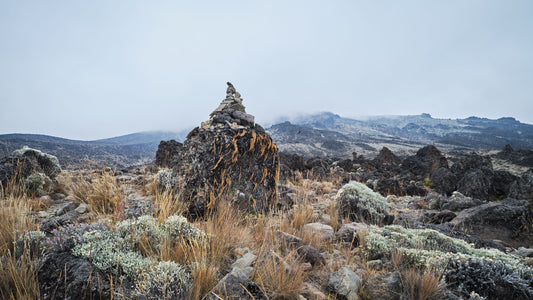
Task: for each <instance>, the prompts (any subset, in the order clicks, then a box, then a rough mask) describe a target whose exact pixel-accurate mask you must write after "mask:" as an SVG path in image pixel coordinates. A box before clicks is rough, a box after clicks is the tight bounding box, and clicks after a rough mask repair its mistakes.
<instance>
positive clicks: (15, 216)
mask: <svg viewBox="0 0 533 300" xmlns="http://www.w3.org/2000/svg"><path fill="white" fill-rule="evenodd" d="M5 192H6V191H5V190H4V191H2V193H1V194H0V257H1V260H0V298H1V299H39V298H40V295H39V284H38V281H37V264H36V262H35V261H34V260H33V258H32V257H31V256H30V250H29V247H24V249H23V251H22V253H21V254H20V256H19V257H16V256H15V249H14V244H15V241H16V239H17V236H16V232H18V233H23V232H26V231H34V230H38V226H37V224H36V223H35V221H33V219H32V218H31V215H30V205H29V200H28V198H26V197H21V196H18V191H16V190H14V189H11V190H10V194H8V195H6V194H5ZM25 246H27V245H25Z"/></svg>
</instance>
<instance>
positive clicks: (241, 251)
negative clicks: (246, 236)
mask: <svg viewBox="0 0 533 300" xmlns="http://www.w3.org/2000/svg"><path fill="white" fill-rule="evenodd" d="M233 252H234V253H235V255H237V256H244V255H245V254H246V253H248V252H250V248H248V247H244V248H236V249H235V250H233Z"/></svg>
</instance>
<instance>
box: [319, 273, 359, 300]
mask: <svg viewBox="0 0 533 300" xmlns="http://www.w3.org/2000/svg"><path fill="white" fill-rule="evenodd" d="M362 284H363V281H362V280H361V278H359V276H357V274H355V272H354V271H352V270H350V269H348V268H347V267H342V268H340V269H339V270H338V271H337V272H333V273H331V274H330V275H329V280H328V285H327V289H328V291H329V292H331V293H332V294H333V295H335V296H336V299H341V300H357V299H359V296H358V292H359V288H360V287H361V285H362Z"/></svg>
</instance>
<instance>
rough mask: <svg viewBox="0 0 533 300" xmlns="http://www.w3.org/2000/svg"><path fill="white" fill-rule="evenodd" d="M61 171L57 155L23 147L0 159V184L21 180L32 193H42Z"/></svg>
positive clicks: (5, 184)
mask: <svg viewBox="0 0 533 300" xmlns="http://www.w3.org/2000/svg"><path fill="white" fill-rule="evenodd" d="M59 173H61V166H60V165H59V160H58V159H57V157H55V156H53V155H50V154H47V153H43V152H41V151H39V150H36V149H32V148H28V147H23V148H22V149H18V150H15V151H13V152H12V153H11V154H10V155H8V156H7V157H4V158H2V159H0V184H1V186H2V187H4V188H5V187H7V186H8V184H9V182H10V181H12V180H15V181H23V183H24V184H25V186H26V187H27V188H28V189H29V191H30V192H32V193H33V194H34V195H37V196H40V195H43V194H44V190H43V189H45V188H46V187H48V186H50V185H51V184H52V182H53V180H55V178H56V177H57V175H59Z"/></svg>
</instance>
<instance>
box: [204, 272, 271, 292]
mask: <svg viewBox="0 0 533 300" xmlns="http://www.w3.org/2000/svg"><path fill="white" fill-rule="evenodd" d="M205 299H207V300H217V299H231V300H238V299H256V300H257V299H268V298H267V297H266V296H265V294H264V293H263V291H261V289H260V288H259V286H258V285H257V284H255V283H254V282H253V281H251V280H250V279H249V278H248V276H246V274H245V273H244V272H243V271H242V270H241V269H240V268H233V270H232V271H231V272H230V273H228V274H227V275H226V276H224V278H222V280H220V281H219V282H218V284H217V285H216V286H215V287H214V288H213V289H212V290H211V291H210V292H209V294H208V295H207V297H206V298H205Z"/></svg>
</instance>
